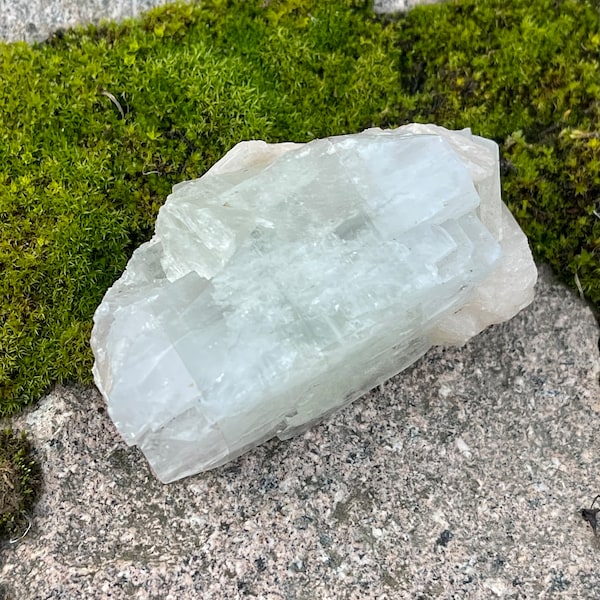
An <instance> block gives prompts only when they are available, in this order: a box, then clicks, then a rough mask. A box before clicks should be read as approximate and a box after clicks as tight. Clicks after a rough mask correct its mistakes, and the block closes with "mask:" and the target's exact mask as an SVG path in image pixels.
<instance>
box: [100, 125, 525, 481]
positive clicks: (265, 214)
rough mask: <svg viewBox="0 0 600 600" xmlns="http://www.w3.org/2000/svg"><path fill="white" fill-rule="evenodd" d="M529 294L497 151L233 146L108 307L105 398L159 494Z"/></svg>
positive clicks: (442, 138) (170, 209)
mask: <svg viewBox="0 0 600 600" xmlns="http://www.w3.org/2000/svg"><path fill="white" fill-rule="evenodd" d="M536 278H537V271H536V267H535V264H534V262H533V259H532V257H531V253H530V250H529V246H528V243H527V239H526V237H525V235H524V234H523V232H522V231H521V230H520V228H519V226H518V225H517V223H516V221H515V220H514V219H513V217H512V216H511V215H510V213H509V211H508V209H507V208H506V206H505V205H504V204H503V202H502V200H501V197H500V175H499V160H498V147H497V145H496V144H495V143H494V142H492V141H491V140H487V139H485V138H481V137H478V136H474V135H472V134H471V132H470V130H462V131H449V130H446V129H443V128H441V127H437V126H434V125H418V124H411V125H406V126H403V127H400V128H398V129H395V130H380V129H369V130H366V131H364V132H362V133H360V134H355V135H343V136H338V137H331V138H326V139H318V140H314V141H312V142H309V143H307V144H294V143H283V144H266V143H265V142H262V141H248V142H241V143H239V144H238V145H237V146H235V147H234V148H233V149H232V150H230V151H229V153H227V154H226V155H225V156H224V157H223V158H222V159H221V160H220V161H219V162H217V163H216V164H215V165H214V166H213V167H212V168H211V169H210V170H209V171H208V172H207V173H206V174H205V175H204V176H203V177H201V178H200V179H196V180H193V181H187V182H183V183H180V184H177V185H176V186H174V188H173V193H172V194H171V195H170V196H169V197H168V199H167V201H166V203H165V205H164V206H163V207H162V208H161V209H160V212H159V215H158V219H157V222H156V229H155V235H154V237H153V238H152V239H151V240H150V241H149V242H147V243H145V244H143V245H142V246H140V247H139V248H138V249H137V250H136V251H135V252H134V253H133V256H132V257H131V259H130V261H129V263H128V265H127V268H126V269H125V272H124V273H123V275H122V277H121V278H120V279H119V280H118V281H117V282H116V283H115V284H114V285H113V286H112V287H111V288H110V289H109V290H108V292H107V293H106V295H105V296H104V299H103V300H102V303H101V304H100V306H99V307H98V309H97V310H96V313H95V316H94V328H93V331H92V338H91V345H92V349H93V352H94V355H95V364H94V368H93V374H94V379H95V382H96V385H97V387H98V389H99V390H100V392H101V393H102V395H103V397H104V398H105V400H106V403H107V405H108V413H109V415H110V417H111V418H112V420H113V421H114V423H115V425H116V427H117V429H118V430H119V432H120V433H121V435H122V436H123V438H124V439H125V440H126V442H127V443H128V444H130V445H133V444H135V445H137V446H138V447H139V448H140V449H141V450H142V452H143V453H144V454H145V456H146V458H147V460H148V462H149V463H150V466H151V467H152V469H153V471H154V472H155V474H156V475H157V477H158V478H159V479H160V480H161V481H163V482H165V483H167V482H171V481H174V480H176V479H179V478H182V477H185V476H188V475H192V474H195V473H199V472H201V471H204V470H207V469H211V468H214V467H217V466H219V465H222V464H223V463H225V462H227V461H230V460H232V459H233V458H235V457H237V456H239V455H240V454H242V453H244V452H246V451H247V450H249V449H251V448H253V447H255V446H257V445H258V444H260V443H262V442H264V441H265V440H268V439H270V438H271V437H273V436H275V435H278V436H279V437H280V438H282V439H285V438H289V437H291V436H293V435H295V434H297V433H299V432H302V431H303V430H305V429H306V428H308V427H309V426H310V425H311V424H313V423H315V422H317V421H319V420H320V419H322V418H323V417H324V416H326V415H329V414H330V413H331V412H332V411H334V410H336V409H338V408H340V407H342V406H344V405H346V404H348V403H350V402H352V401H353V400H355V399H356V398H358V397H359V396H361V395H362V394H364V393H365V392H367V391H368V390H370V389H371V388H373V387H374V386H376V385H378V384H379V383H381V382H383V381H384V380H386V379H388V378H390V377H392V376H393V375H395V374H397V373H399V372H400V371H402V370H403V369H405V368H406V367H408V366H409V365H410V364H412V363H413V362H414V361H415V360H417V359H418V358H419V357H421V356H422V355H423V354H425V352H426V351H427V350H428V349H429V348H430V347H431V346H432V345H435V344H463V343H464V342H466V341H467V340H468V339H469V338H470V337H472V336H474V335H476V334H477V333H479V332H480V331H482V330H483V329H484V328H486V327H487V326H488V325H490V324H492V323H499V322H502V321H504V320H506V319H509V318H511V317H512V316H513V315H515V314H516V313H517V312H518V311H519V310H521V309H522V308H523V307H525V306H527V304H529V303H530V302H531V301H532V299H533V288H534V285H535V281H536Z"/></svg>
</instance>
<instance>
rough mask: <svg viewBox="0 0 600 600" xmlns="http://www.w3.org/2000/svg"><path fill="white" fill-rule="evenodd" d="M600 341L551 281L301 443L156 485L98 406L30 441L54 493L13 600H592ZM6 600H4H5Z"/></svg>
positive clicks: (39, 429) (63, 416)
mask: <svg viewBox="0 0 600 600" xmlns="http://www.w3.org/2000/svg"><path fill="white" fill-rule="evenodd" d="M598 335H599V331H598V325H597V323H596V321H595V319H594V317H593V315H592V314H591V312H590V310H589V309H588V308H587V307H586V306H585V305H584V304H583V303H582V302H581V301H580V300H579V299H578V298H577V297H575V296H574V295H573V294H572V293H571V292H570V291H569V290H567V289H566V288H564V287H563V286H562V285H560V284H557V283H556V282H555V281H554V280H553V278H552V277H551V275H550V273H549V271H548V269H547V268H545V267H542V268H541V278H540V282H539V284H538V287H537V297H536V300H535V302H534V304H533V305H532V306H531V307H529V308H527V309H526V310H524V311H523V312H522V313H520V314H519V315H518V316H517V317H515V318H514V319H513V320H512V321H510V322H509V323H505V324H503V325H501V326H496V327H492V328H491V329H489V330H487V331H485V332H484V333H482V334H481V335H479V336H478V337H476V338H475V339H473V340H472V341H471V342H470V343H468V344H467V345H466V346H465V347H463V348H453V349H447V350H443V349H434V350H432V351H430V352H429V353H428V354H427V355H426V356H425V357H424V358H423V359H422V360H420V361H419V362H418V363H417V364H415V365H414V366H413V367H412V368H410V369H409V370H408V371H406V372H404V373H402V374H400V375H398V376H397V377H395V378H393V379H392V380H390V381H388V382H387V383H386V384H384V385H383V386H381V387H380V388H378V389H376V390H374V391H373V392H371V393H370V394H368V395H367V396H365V397H364V398H362V399H361V400H358V401H357V402H355V403H354V404H353V405H352V406H350V407H348V408H347V409H345V410H343V411H342V412H340V413H338V414H337V415H335V416H333V417H332V418H330V420H328V421H327V422H325V423H323V424H321V425H319V426H316V427H314V428H313V429H312V430H310V431H309V432H308V433H306V434H305V435H303V436H301V437H298V438H294V439H293V440H291V441H288V442H280V441H272V442H269V443H267V444H265V445H263V446H261V447H260V448H258V449H256V450H254V451H252V452H250V453H248V454H246V455H245V456H243V457H241V458H240V459H238V460H236V461H235V462H233V463H230V464H228V465H226V466H224V467H221V468H219V469H216V470H214V471H211V472H209V473H205V474H203V475H199V476H195V477H191V478H188V479H184V480H182V481H180V482H177V483H174V484H170V485H163V484H160V483H159V482H158V481H157V480H156V479H155V478H154V477H153V475H152V474H151V472H150V471H149V469H148V467H147V464H146V462H145V460H144V458H143V456H142V455H141V454H140V453H139V452H138V451H137V450H136V449H130V448H128V447H127V446H126V445H125V444H124V443H123V442H122V441H121V440H120V438H119V437H118V435H117V433H116V431H115V429H114V427H113V425H112V423H111V421H110V419H109V418H108V416H107V415H106V413H105V411H104V406H103V402H102V400H101V398H100V397H99V395H98V393H97V392H96V391H95V390H94V389H92V388H89V389H83V388H57V389H56V390H55V391H54V392H53V393H51V394H50V395H49V396H48V397H47V398H45V399H44V400H43V401H42V402H41V403H40V405H39V406H38V407H37V408H36V409H35V410H33V411H32V412H30V413H28V414H24V415H21V416H20V417H19V419H18V422H17V425H18V426H24V427H25V428H26V429H27V430H28V431H29V432H30V434H31V436H32V439H33V441H34V443H35V445H36V446H37V448H38V452H39V458H40V459H41V462H42V464H43V467H44V476H45V486H46V489H45V492H44V494H43V496H42V498H41V500H40V502H39V504H38V505H37V508H36V509H35V513H34V515H33V520H32V522H33V525H32V528H31V530H30V531H29V533H28V534H27V535H26V536H25V537H24V538H23V539H22V540H20V541H19V542H17V543H15V544H5V545H4V547H2V549H1V551H0V560H1V565H0V581H1V582H2V584H1V585H2V590H3V591H4V592H5V593H7V594H8V596H9V597H10V598H16V599H19V600H29V599H38V598H40V599H41V598H44V599H46V598H60V599H71V598H73V599H76V598H87V599H96V598H97V599H103V598H119V599H121V598H122V599H126V598H140V599H141V598H152V599H163V598H164V599H171V598H172V599H185V598H190V599H194V598H215V599H223V598H227V599H228V598H263V599H269V600H271V599H272V600H275V599H277V600H279V599H281V600H284V599H285V600H301V599H302V600H304V599H306V600H314V599H348V600H349V599H356V600H359V599H361V600H362V599H371V598H373V599H374V598H377V599H396V598H400V599H402V598H407V599H408V598H482V599H485V598H555V597H562V598H596V597H598V594H599V592H598V589H600V568H599V567H598V555H599V551H600V546H599V544H598V541H597V539H596V538H594V535H593V533H592V530H591V528H590V527H589V525H588V524H587V523H585V522H584V521H583V519H582V518H581V516H580V514H579V509H580V508H581V507H584V506H586V505H588V504H589V503H590V502H591V500H592V499H593V497H594V496H595V495H596V494H597V493H600V481H599V477H598V469H599V467H600V460H599V458H600V457H599V455H598V454H599V452H598V439H599V438H600V389H599V384H598V377H599V372H600V357H599V353H598ZM0 597H1V594H0Z"/></svg>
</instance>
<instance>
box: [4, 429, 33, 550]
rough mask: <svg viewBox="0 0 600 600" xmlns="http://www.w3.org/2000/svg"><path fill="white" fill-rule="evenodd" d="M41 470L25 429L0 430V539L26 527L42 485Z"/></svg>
mask: <svg viewBox="0 0 600 600" xmlns="http://www.w3.org/2000/svg"><path fill="white" fill-rule="evenodd" d="M41 481H42V480H41V470H40V468H39V465H38V464H37V462H36V461H35V459H34V457H33V454H32V448H31V445H30V443H29V441H28V440H27V437H26V436H25V433H24V432H21V434H17V433H16V432H14V431H12V430H11V429H4V430H2V431H0V540H2V539H4V538H16V537H19V536H20V535H22V534H23V532H24V531H26V529H27V524H28V521H27V517H26V515H27V513H28V512H29V510H30V509H31V507H32V506H33V503H34V501H35V499H36V497H37V495H38V492H39V490H40V487H41Z"/></svg>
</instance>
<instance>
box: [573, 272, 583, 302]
mask: <svg viewBox="0 0 600 600" xmlns="http://www.w3.org/2000/svg"><path fill="white" fill-rule="evenodd" d="M575 285H576V286H577V289H578V290H579V295H580V296H581V299H582V300H585V294H584V293H583V288H582V287H581V281H579V275H577V273H575Z"/></svg>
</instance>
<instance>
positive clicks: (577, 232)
mask: <svg viewBox="0 0 600 600" xmlns="http://www.w3.org/2000/svg"><path fill="white" fill-rule="evenodd" d="M369 4H370V3H369V2H366V1H359V0H328V1H327V2H320V1H317V0H271V1H268V2H265V1H264V0H207V1H206V2H202V3H200V4H197V5H169V6H166V7H162V8H160V9H156V10H154V11H152V12H150V13H148V14H147V15H146V16H145V17H143V18H142V19H140V20H137V21H128V22H125V23H123V24H120V25H115V24H106V25H103V26H101V27H90V28H87V29H81V30H77V31H68V32H62V33H58V34H56V35H55V36H53V38H51V39H50V40H49V41H48V42H47V43H44V44H40V45H36V46H29V45H27V44H24V43H15V44H0V223H2V227H1V229H0V272H2V274H3V276H2V277H1V278H0V298H1V299H2V302H1V303H0V415H1V414H5V415H6V414H11V413H14V412H15V411H17V410H19V408H20V407H22V406H23V405H24V404H26V403H28V402H30V401H33V400H35V399H37V398H38V397H39V396H40V395H41V394H42V393H43V392H44V391H45V390H46V389H47V388H48V386H49V385H50V384H52V383H53V382H66V381H80V382H84V383H85V382H90V381H91V375H90V369H91V365H92V356H91V352H90V350H89V346H88V339H89V334H90V329H91V318H92V315H93V311H94V309H95V307H96V306H97V305H98V303H99V302H100V300H101V298H102V295H103V294H104V292H105V291H106V289H107V288H108V287H109V286H110V285H111V284H112V282H113V281H114V280H115V279H116V278H117V277H118V276H119V275H120V273H121V272H122V270H123V268H124V267H125V265H126V262H127V260H128V257H129V256H130V255H131V252H132V251H133V250H134V249H135V248H136V247H137V246H138V245H139V244H140V243H142V242H143V241H145V240H147V239H149V237H150V236H151V234H152V228H153V223H154V220H155V218H156V214H157V211H158V209H159V208H160V206H161V204H162V203H163V202H164V201H165V199H166V197H167V195H168V193H169V191H170V189H171V186H172V185H173V184H174V183H176V182H178V181H181V180H184V179H190V178H193V177H199V176H200V175H202V174H203V173H204V172H205V171H206V170H207V169H208V168H209V167H210V166H211V165H212V164H213V163H214V162H215V161H216V160H218V159H219V158H220V157H221V156H222V155H223V154H224V153H225V152H226V151H227V150H229V149H230V148H231V147H232V146H233V145H234V144H236V143H237V142H239V141H241V140H244V139H252V138H261V139H265V140H267V141H270V142H278V141H287V140H292V141H307V140H310V139H312V138H315V137H323V136H327V135H336V134H342V133H349V132H356V131H360V130H362V129H364V128H366V127H369V126H383V127H392V126H397V125H401V124H403V123H406V122H410V121H413V120H414V121H433V122H436V123H438V124H440V125H444V126H447V127H452V128H457V127H465V126H469V127H471V128H472V129H473V131H474V132H475V133H477V134H481V135H485V136H487V137H491V138H494V139H496V140H497V141H498V142H499V143H500V144H501V148H502V154H503V166H504V194H505V198H506V200H507V201H508V203H509V205H510V207H511V209H512V210H513V212H514V213H515V215H516V216H517V218H518V219H519V221H520V223H521V225H522V227H523V228H524V229H525V231H526V232H527V234H528V235H529V236H530V239H531V244H532V247H533V249H534V252H535V254H536V257H537V258H539V259H544V260H547V261H549V262H551V264H552V265H553V266H554V267H555V269H556V271H557V272H558V273H560V274H561V275H562V276H563V278H564V279H565V280H566V281H568V282H569V283H570V284H571V285H574V284H575V283H574V282H575V276H576V277H577V280H578V281H579V283H580V285H581V287H582V289H583V291H584V292H585V293H586V295H587V297H588V298H589V299H590V300H591V301H592V302H594V303H596V305H598V304H600V260H599V253H600V218H599V217H598V216H597V215H598V214H600V200H599V199H600V179H599V175H598V173H599V172H600V169H599V161H600V138H599V133H598V132H599V131H600V127H599V120H600V119H599V116H600V115H599V113H600V109H599V102H600V88H599V82H600V73H599V66H598V65H599V61H600V37H599V34H598V30H599V27H598V25H599V19H598V4H597V2H591V1H590V2H586V1H585V0H583V1H579V2H576V1H574V0H552V1H549V0H530V1H524V0H514V1H512V2H505V1H499V0H466V1H462V2H460V1H459V2H449V3H446V4H442V5H438V6H428V7H421V8H418V9H415V10H413V11H411V12H410V13H408V14H407V15H406V17H401V18H397V19H380V18H377V17H375V16H374V15H373V14H372V13H371V12H370V6H369Z"/></svg>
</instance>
